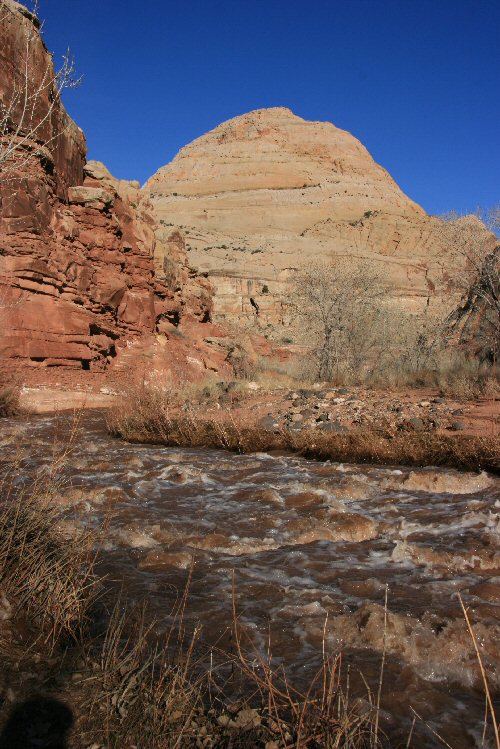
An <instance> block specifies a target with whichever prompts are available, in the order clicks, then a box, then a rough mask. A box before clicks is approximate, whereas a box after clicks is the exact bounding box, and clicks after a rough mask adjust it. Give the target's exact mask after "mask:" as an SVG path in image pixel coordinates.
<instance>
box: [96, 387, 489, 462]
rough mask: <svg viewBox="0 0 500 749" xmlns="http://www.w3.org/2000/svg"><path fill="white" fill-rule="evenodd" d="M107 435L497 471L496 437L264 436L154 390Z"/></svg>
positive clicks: (113, 415) (135, 395)
mask: <svg viewBox="0 0 500 749" xmlns="http://www.w3.org/2000/svg"><path fill="white" fill-rule="evenodd" d="M108 428H109V431H110V432H111V434H113V435H115V436H117V437H121V438H122V439H126V440H128V441H129V442H144V443H151V444H165V445H169V446H173V447H209V448H216V449H217V448H220V449H224V450H231V451H233V452H239V453H249V452H268V451H270V450H288V451H291V452H296V453H299V454H301V455H304V456H305V457H308V458H318V459H320V460H334V461H339V462H350V463H375V464H399V465H411V466H425V465H435V466H450V467H454V468H462V469H467V470H474V471H479V470H490V471H494V472H499V471H500V437H498V436H491V437H489V436H488V437H476V436H471V435H453V436H452V435H444V434H436V433H427V432H425V433H417V432H415V433H412V432H402V433H397V434H393V433H392V432H389V431H388V432H383V431H377V432H376V431H371V432H369V431H366V432H350V433H348V434H337V433H324V432H319V431H317V430H302V431H299V432H293V431H287V430H284V429H280V430H276V431H266V430H264V429H263V428H262V427H260V426H258V425H256V424H251V423H250V424H248V425H244V424H240V423H238V424H236V422H235V420H234V418H233V416H232V414H231V411H230V410H228V411H226V412H221V413H220V415H217V416H216V417H212V418H207V417H204V416H203V415H202V414H200V413H199V412H197V411H193V410H187V411H184V412H180V411H179V410H178V409H175V408H174V407H173V406H172V404H171V401H170V399H169V398H168V396H165V394H164V393H163V392H162V391H159V390H155V389H153V388H141V389H137V390H133V391H130V392H129V394H128V395H127V398H126V399H125V401H124V402H123V403H121V404H120V406H118V407H116V408H115V409H114V410H112V411H111V412H110V413H109V415H108Z"/></svg>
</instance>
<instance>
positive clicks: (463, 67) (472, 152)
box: [40, 0, 500, 213]
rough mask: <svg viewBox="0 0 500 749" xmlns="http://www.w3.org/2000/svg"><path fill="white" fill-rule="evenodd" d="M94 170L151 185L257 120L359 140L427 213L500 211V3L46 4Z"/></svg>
mask: <svg viewBox="0 0 500 749" xmlns="http://www.w3.org/2000/svg"><path fill="white" fill-rule="evenodd" d="M40 6H41V7H40V15H41V17H42V18H45V19H46V26H45V32H44V33H45V40H46V43H47V46H48V47H49V49H50V50H51V51H53V52H55V54H56V60H58V59H59V58H60V55H61V54H62V52H63V51H64V49H65V48H66V47H67V46H68V45H69V46H70V47H71V50H72V52H73V53H74V55H75V57H76V60H77V65H78V69H79V71H80V72H81V73H83V74H84V81H83V85H82V86H81V88H80V89H79V90H77V91H70V92H68V93H67V95H66V97H65V101H66V105H67V108H68V110H69V111H70V113H71V115H72V116H73V117H74V119H75V120H76V121H77V123H78V124H79V125H80V127H82V128H83V129H84V130H85V133H86V135H87V141H88V148H89V158H93V159H99V160H101V161H104V162H105V163H106V164H107V166H108V167H109V168H110V170H111V171H112V172H113V173H114V174H115V175H116V176H118V177H122V178H127V179H139V180H140V181H141V182H144V181H145V180H146V179H147V178H148V177H149V176H150V175H151V174H153V173H154V172H155V171H156V170H157V169H158V168H159V167H160V166H162V165H163V164H165V163H167V162H168V161H170V159H171V158H172V157H173V156H174V155H175V154H176V152H177V151H178V150H179V149H180V148H182V146H184V145H186V144H187V143H189V142H190V141H191V140H193V139H194V138H196V137H198V136H199V135H202V134H203V133H205V132H206V131H208V130H210V129H211V128H213V127H215V126H216V125H217V124H219V123H220V122H222V121H223V120H226V119H229V118H231V117H234V116H235V115H238V114H243V113H244V112H247V111H249V110H252V109H259V108H262V107H270V106H288V107H290V108H291V109H292V110H293V111H294V112H295V113H296V114H298V115H300V116H302V117H305V118H306V119H312V120H330V121H331V122H333V123H334V124H335V125H337V126H339V127H342V128H344V129H346V130H349V131H350V132H352V133H353V134H354V135H355V136H356V137H358V138H359V139H360V140H361V141H362V142H363V143H364V144H365V146H366V147H367V148H368V150H369V151H370V152H371V154H372V155H373V157H374V158H375V159H376V160H377V161H378V162H379V163H380V164H382V165H383V166H384V167H385V168H386V169H388V171H389V172H390V173H391V174H392V176H393V177H394V178H395V180H396V181H397V182H398V184H399V185H400V186H401V187H402V189H403V190H404V191H405V192H406V193H407V194H408V195H409V196H410V197H411V198H413V199H414V200H416V201H417V202H418V203H420V204H421V205H422V206H423V207H424V208H425V209H426V210H427V211H428V212H429V213H442V212H444V211H447V210H450V209H456V210H458V211H461V212H462V211H470V210H473V209H475V207H476V206H477V205H482V206H485V207H488V206H491V205H497V204H498V203H500V0H175V1H174V0H147V2H130V1H129V0H122V1H121V2H118V0H41V3H40Z"/></svg>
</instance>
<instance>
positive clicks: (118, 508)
mask: <svg viewBox="0 0 500 749" xmlns="http://www.w3.org/2000/svg"><path fill="white" fill-rule="evenodd" d="M1 428H2V431H1V432H0V459H4V458H6V457H8V456H9V457H12V454H13V452H14V449H16V450H20V451H21V452H22V459H23V466H24V470H23V476H24V478H26V477H29V475H31V474H33V473H35V472H37V471H40V470H44V467H46V466H47V465H49V464H50V462H51V460H52V456H53V445H54V440H55V439H57V440H59V443H64V442H65V441H66V440H67V438H68V437H67V435H68V433H69V429H70V426H69V420H68V419H67V418H65V417H61V416H58V417H33V418H30V419H27V420H25V421H23V422H21V423H20V422H14V421H6V422H4V423H3V424H2V427H1ZM69 474H70V479H71V487H68V488H67V489H65V490H64V491H63V493H62V496H61V499H60V502H61V506H62V507H63V508H66V507H67V508H68V510H67V515H68V517H67V519H66V521H65V522H66V524H67V525H68V526H70V525H71V524H73V525H82V524H83V525H96V526H97V525H101V524H102V521H103V518H104V517H106V518H107V520H106V523H107V530H106V541H105V544H104V549H105V554H104V557H103V563H102V568H103V570H104V571H106V572H107V573H108V574H109V575H110V577H111V579H113V580H116V581H123V586H124V589H125V591H126V595H127V596H128V597H129V598H130V599H131V600H142V599H144V598H147V600H148V601H149V604H150V607H151V609H152V611H153V612H154V614H155V616H156V617H158V619H159V621H160V623H161V624H162V625H163V626H164V627H165V628H167V627H168V626H169V624H170V612H171V610H172V603H173V601H174V600H175V596H176V595H177V593H179V594H180V593H182V590H183V588H184V585H185V583H186V579H187V576H188V569H189V568H190V567H191V566H192V565H193V564H194V568H193V574H192V581H191V586H190V593H189V605H188V608H187V614H186V617H187V618H186V621H187V625H188V626H195V624H197V623H198V622H199V623H200V624H201V625H202V637H203V638H204V640H205V642H207V643H215V642H219V643H220V644H222V645H227V644H228V643H229V631H230V627H231V619H232V613H231V607H232V597H231V590H232V576H233V571H234V578H235V586H236V599H237V608H238V612H239V614H240V621H241V625H242V627H243V629H244V630H245V631H246V632H248V633H250V634H251V635H252V638H253V640H254V642H255V643H256V646H257V647H258V648H261V649H262V651H265V649H266V647H267V640H268V636H269V633H270V634H271V640H272V649H273V654H274V656H275V658H276V661H277V662H281V663H284V664H285V665H286V667H287V669H288V672H289V674H290V675H291V677H292V679H294V680H295V682H296V683H298V684H299V685H302V686H303V685H304V684H306V683H307V682H308V679H310V678H311V676H312V674H314V673H315V671H316V670H317V668H318V666H319V665H320V663H321V658H322V648H323V646H325V647H326V648H327V649H328V650H330V651H332V652H338V651H340V650H341V651H342V652H343V654H344V667H345V668H346V667H347V665H346V664H350V669H351V678H352V683H353V689H354V691H356V689H358V686H357V685H359V683H361V679H360V678H359V677H357V676H356V674H357V673H358V671H359V670H361V671H362V672H363V675H364V677H365V678H366V680H367V681H368V683H369V684H371V686H372V687H373V688H374V689H375V691H376V688H377V683H378V677H379V672H380V662H381V654H382V650H383V647H384V599H385V592H386V588H387V595H388V612H387V627H386V636H385V641H386V650H387V660H386V668H385V673H384V683H385V689H384V696H383V702H382V706H383V709H384V729H385V730H386V731H387V732H388V733H389V734H390V735H391V737H392V738H393V740H394V741H400V742H402V743H403V745H405V744H406V737H407V735H408V731H409V727H410V725H411V720H412V712H411V707H413V708H414V709H415V710H416V711H417V712H418V713H419V715H420V716H422V718H423V719H424V720H425V721H427V722H428V723H429V726H430V727H431V728H432V729H433V730H435V731H438V732H439V733H441V734H442V736H443V737H445V738H446V740H447V741H448V742H449V743H450V744H451V746H452V747H456V748H457V749H459V748H460V749H461V748H464V749H465V748H469V747H479V746H482V745H483V744H482V726H483V716H484V697H483V694H482V690H481V684H480V679H479V671H478V668H477V662H476V658H475V655H474V650H473V646H472V643H471V640H470V637H469V635H468V633H467V630H466V626H465V623H464V620H463V616H462V614H461V610H460V605H459V601H458V597H457V594H458V593H461V595H462V597H463V599H464V602H465V604H466V605H467V606H469V607H470V616H471V620H472V622H473V623H474V628H475V632H476V635H477V639H478V643H479V647H480V650H481V654H482V657H483V659H484V662H485V665H486V666H487V670H488V673H489V677H490V681H491V686H492V687H493V688H494V689H495V690H496V693H497V694H498V689H499V687H500V672H499V670H498V663H499V655H500V637H499V634H500V624H499V614H500V548H499V530H500V519H499V518H500V480H499V479H498V478H495V477H492V476H488V475H486V474H484V473H483V474H480V475H475V474H464V473H458V472H456V471H452V470H447V469H431V468H429V469H415V470H410V469H406V468H397V467H387V468H385V467H378V466H377V467H372V466H357V465H347V464H346V465H341V464H337V463H330V462H326V463H325V462H313V461H307V460H304V459H302V458H298V457H295V456H289V455H267V454H258V455H246V456H240V455H232V454H229V453H224V452H220V451H215V450H199V449H196V450H195V449H192V450H188V449H171V448H164V447H155V446H137V445H129V444H127V443H124V442H121V441H119V440H115V439H112V438H110V437H109V436H108V435H107V434H106V432H105V429H104V422H103V418H102V416H96V415H88V416H86V417H85V419H84V422H83V424H82V425H81V433H80V434H79V437H78V441H77V447H76V448H75V449H74V451H73V452H72V454H71V459H70V470H69ZM415 736H417V743H416V744H415V746H418V745H419V746H422V745H425V746H440V745H441V744H440V742H439V741H438V740H437V739H436V738H435V737H434V736H433V735H432V733H431V730H430V729H429V728H426V727H425V726H424V725H422V724H420V723H418V724H417V728H416V733H415Z"/></svg>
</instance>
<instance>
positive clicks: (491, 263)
mask: <svg viewBox="0 0 500 749" xmlns="http://www.w3.org/2000/svg"><path fill="white" fill-rule="evenodd" d="M443 219H444V221H443V229H442V230H443V233H444V234H445V236H446V239H447V241H448V242H450V243H451V245H452V248H453V249H452V259H453V261H454V262H453V265H454V267H452V268H450V273H449V275H450V280H451V284H452V286H454V287H455V288H456V289H457V290H458V291H459V293H460V295H461V297H462V303H461V304H460V306H459V307H458V308H457V309H456V310H455V311H454V312H453V313H452V314H451V315H450V317H449V323H450V326H451V328H452V329H458V330H459V331H460V334H461V336H462V337H464V327H465V328H466V333H465V337H466V338H467V337H472V336H474V337H475V339H476V344H477V347H478V348H479V350H480V353H481V355H482V357H483V358H489V359H491V360H492V361H497V359H498V353H499V351H500V238H499V236H498V232H499V231H500V206H497V207H495V208H491V209H490V210H488V211H483V210H478V211H477V212H476V214H474V215H470V216H459V215H458V214H456V213H451V214H447V215H446V216H444V217H443Z"/></svg>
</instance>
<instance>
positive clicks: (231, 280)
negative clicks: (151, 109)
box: [144, 107, 447, 324]
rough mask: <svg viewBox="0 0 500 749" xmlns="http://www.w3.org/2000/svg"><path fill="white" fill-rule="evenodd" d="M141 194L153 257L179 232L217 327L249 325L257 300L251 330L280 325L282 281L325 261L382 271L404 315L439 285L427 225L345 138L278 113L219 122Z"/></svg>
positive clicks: (438, 256) (438, 247)
mask: <svg viewBox="0 0 500 749" xmlns="http://www.w3.org/2000/svg"><path fill="white" fill-rule="evenodd" d="M144 192H145V193H146V194H147V196H148V197H149V199H150V200H151V202H152V205H153V208H154V212H155V214H156V217H157V219H158V221H159V222H161V224H160V225H161V226H162V227H163V228H162V229H161V231H160V236H159V242H158V253H159V254H160V255H161V253H162V252H164V251H165V250H164V249H162V248H164V247H165V238H167V235H168V233H169V228H170V227H176V228H181V230H182V231H183V232H184V233H185V236H186V244H187V249H188V252H189V259H190V262H191V263H192V264H193V265H194V266H196V267H197V268H198V269H199V270H200V271H201V272H204V273H207V274H208V275H209V277H211V278H212V280H213V282H214V285H215V287H216V296H215V311H216V314H217V316H218V317H219V319H230V320H232V321H235V320H239V321H242V320H245V319H246V320H251V319H252V318H253V316H254V315H255V306H254V305H253V304H251V303H250V299H254V301H255V300H256V299H257V298H258V299H259V302H258V307H259V311H260V315H261V317H260V322H261V323H262V321H264V320H266V321H267V322H269V323H272V324H275V323H276V322H279V318H280V314H281V309H282V306H283V305H282V303H281V301H282V299H283V296H284V295H285V296H286V285H287V281H288V279H289V278H290V276H291V274H293V272H294V271H295V270H296V269H297V268H300V267H301V266H302V265H304V264H305V263H307V262H310V261H311V260H312V259H328V258H333V257H335V256H336V255H354V256H356V257H360V258H365V259H368V260H369V261H370V262H372V263H373V264H374V265H375V266H377V267H378V268H382V269H383V272H384V274H386V275H387V276H388V278H390V279H391V281H392V282H393V287H394V295H395V296H396V297H399V298H401V299H402V300H403V301H404V302H405V304H407V305H410V306H413V307H415V306H418V305H419V304H425V303H426V301H427V298H428V296H429V294H430V293H431V292H432V291H433V290H434V289H435V288H436V287H437V286H439V284H440V283H442V282H443V278H442V263H441V260H442V255H443V253H445V254H446V252H447V248H445V247H443V246H442V239H441V238H440V236H439V231H436V229H438V224H439V222H438V220H437V219H435V218H432V217H429V216H428V215H427V214H426V213H425V211H424V210H423V209H422V208H421V207H420V206H418V205H417V204H416V203H415V202H413V201H412V200H411V199H410V198H408V197H407V196H406V195H405V194H404V193H403V192H402V190H401V189H400V188H399V187H398V185H397V184H396V183H395V182H394V180H393V179H392V177H391V176H390V175H389V174H388V172H387V171H386V170H385V169H384V168H383V167H382V166H380V165H379V164H377V163H376V162H375V161H374V159H373V158H372V157H371V155H370V154H369V152H368V151H367V149H366V148H365V147H364V146H363V145H362V144H361V143H360V142H359V140H357V139H356V138H355V137H354V136H353V135H351V134H350V133H348V132H347V131H345V130H341V129H340V128H337V127H335V125H333V124H332V123H330V122H309V121H307V120H304V119H302V118H301V117H299V116H297V115H295V114H294V113H293V112H292V111H291V110H290V109H287V108H286V107H273V108H270V109H258V110H255V111H253V112H249V113H248V114H244V115H241V116H239V117H235V118H233V119H231V120H228V121H227V122H224V123H222V124H221V125H219V126H218V127H216V128H215V129H214V130H211V131H210V132H209V133H207V134H205V135H203V136H201V137H200V138H197V139H196V140H194V141H193V142H192V143H190V144H189V145H187V146H186V147H185V148H183V149H182V150H181V151H180V152H179V153H178V154H177V156H176V157H175V158H174V159H173V160H172V161H171V162H170V163H169V164H167V165H166V166H164V167H162V168H161V169H159V170H158V172H157V173H156V174H155V175H154V176H152V177H151V178H150V179H149V180H148V182H147V183H146V185H145V187H144ZM162 236H163V241H162ZM159 260H161V258H159Z"/></svg>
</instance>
